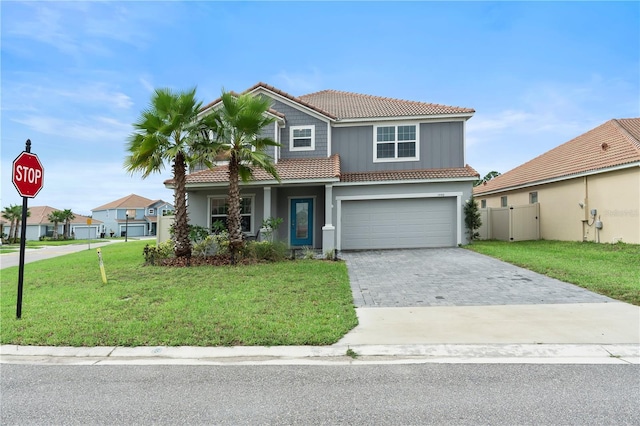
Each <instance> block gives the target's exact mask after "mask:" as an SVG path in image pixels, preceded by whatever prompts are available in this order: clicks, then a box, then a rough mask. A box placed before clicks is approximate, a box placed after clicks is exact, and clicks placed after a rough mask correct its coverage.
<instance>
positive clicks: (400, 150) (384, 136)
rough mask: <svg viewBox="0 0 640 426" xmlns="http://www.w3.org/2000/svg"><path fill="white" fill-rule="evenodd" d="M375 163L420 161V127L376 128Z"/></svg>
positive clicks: (374, 130)
mask: <svg viewBox="0 0 640 426" xmlns="http://www.w3.org/2000/svg"><path fill="white" fill-rule="evenodd" d="M373 133H374V135H373V137H374V140H373V161H374V162H382V161H407V160H418V158H419V155H418V147H419V145H418V126H417V125H415V124H410V125H402V126H374V128H373Z"/></svg>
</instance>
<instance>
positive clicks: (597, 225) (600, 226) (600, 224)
mask: <svg viewBox="0 0 640 426" xmlns="http://www.w3.org/2000/svg"><path fill="white" fill-rule="evenodd" d="M596 229H602V221H601V220H596Z"/></svg>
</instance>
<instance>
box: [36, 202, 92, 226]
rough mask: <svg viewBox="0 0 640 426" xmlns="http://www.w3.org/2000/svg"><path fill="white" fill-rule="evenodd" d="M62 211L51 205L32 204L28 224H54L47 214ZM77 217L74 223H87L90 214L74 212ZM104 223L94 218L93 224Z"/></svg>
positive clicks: (72, 222)
mask: <svg viewBox="0 0 640 426" xmlns="http://www.w3.org/2000/svg"><path fill="white" fill-rule="evenodd" d="M55 211H60V209H55V208H53V207H49V206H32V207H29V213H30V216H29V217H27V225H49V224H52V223H53V222H51V221H50V220H49V219H48V218H47V216H49V215H50V214H51V213H52V212H55ZM74 216H75V217H76V218H75V219H73V220H72V221H71V224H72V225H86V224H87V219H89V217H88V216H83V215H81V214H76V213H74ZM98 223H102V222H101V221H99V220H97V219H92V224H98Z"/></svg>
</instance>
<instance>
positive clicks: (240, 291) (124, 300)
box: [0, 241, 357, 346]
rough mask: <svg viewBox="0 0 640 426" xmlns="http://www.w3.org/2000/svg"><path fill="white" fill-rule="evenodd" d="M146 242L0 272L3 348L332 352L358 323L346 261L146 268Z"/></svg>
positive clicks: (0, 314)
mask: <svg viewBox="0 0 640 426" xmlns="http://www.w3.org/2000/svg"><path fill="white" fill-rule="evenodd" d="M147 243H148V242H145V241H130V242H128V243H119V244H112V245H108V246H106V247H102V257H103V260H104V265H105V269H106V274H107V278H108V282H107V284H103V283H102V281H101V277H100V270H99V267H98V257H97V255H96V251H95V250H86V251H82V252H79V253H74V254H69V255H65V256H62V257H58V258H54V259H50V260H43V261H39V262H34V263H29V264H26V265H25V275H24V277H25V278H24V293H23V306H22V319H20V320H17V319H16V297H17V296H16V294H17V281H18V279H17V275H18V270H17V267H14V268H8V269H4V270H2V275H1V281H0V310H1V311H0V319H1V320H2V323H1V324H0V325H1V333H0V341H1V343H3V344H19V345H51V346H156V345H162V346H182V345H185V346H227V345H264V346H274V345H328V344H332V343H335V342H336V341H338V340H339V339H340V338H341V337H342V336H343V335H344V334H345V333H347V332H348V331H349V330H351V329H352V328H353V327H355V326H356V325H357V317H356V314H355V309H354V307H353V299H352V295H351V289H350V286H349V279H348V275H347V268H346V265H345V264H344V263H343V262H331V261H321V260H298V261H285V262H280V263H263V264H256V265H243V266H238V267H232V266H221V267H212V266H199V267H190V268H171V267H152V266H142V264H143V261H144V259H143V257H142V250H143V247H144V246H145V244H147Z"/></svg>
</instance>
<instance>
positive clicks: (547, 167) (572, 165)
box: [473, 118, 640, 194]
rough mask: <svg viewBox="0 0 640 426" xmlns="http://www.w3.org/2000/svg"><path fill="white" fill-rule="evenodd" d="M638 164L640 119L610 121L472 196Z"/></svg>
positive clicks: (521, 166) (495, 179)
mask: <svg viewBox="0 0 640 426" xmlns="http://www.w3.org/2000/svg"><path fill="white" fill-rule="evenodd" d="M635 162H640V118H626V119H612V120H609V121H607V122H606V123H604V124H601V125H600V126H598V127H596V128H594V129H592V130H590V131H588V132H586V133H584V134H582V135H580V136H578V137H576V138H574V139H572V140H570V141H568V142H565V143H564V144H562V145H560V146H557V147H555V148H553V149H552V150H550V151H547V152H545V153H544V154H542V155H540V156H538V157H536V158H534V159H532V160H530V161H528V162H526V163H524V164H522V165H520V166H518V167H516V168H515V169H513V170H510V171H508V172H506V173H504V174H502V175H500V176H498V177H496V178H494V179H492V180H490V181H489V182H487V183H486V184H485V185H482V186H478V187H475V188H474V190H473V192H474V194H485V193H490V192H495V191H499V190H505V189H509V188H514V187H518V186H522V185H531V184H535V183H541V182H544V181H547V180H550V179H559V178H563V177H570V176H572V175H576V174H580V173H586V172H591V171H596V170H600V169H606V168H609V167H615V166H621V165H624V164H629V163H635Z"/></svg>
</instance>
